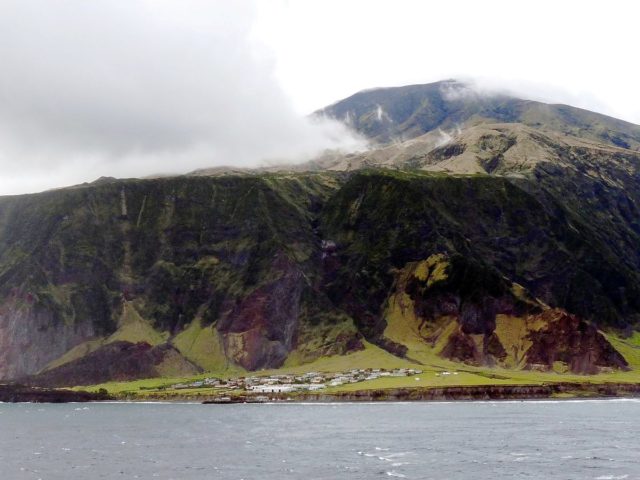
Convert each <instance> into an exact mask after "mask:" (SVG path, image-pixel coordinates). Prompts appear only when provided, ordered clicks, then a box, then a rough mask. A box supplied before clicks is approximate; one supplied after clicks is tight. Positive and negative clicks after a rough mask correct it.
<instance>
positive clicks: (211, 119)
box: [0, 0, 362, 194]
mask: <svg viewBox="0 0 640 480" xmlns="http://www.w3.org/2000/svg"><path fill="white" fill-rule="evenodd" d="M253 13H254V8H253V5H252V4H251V3H246V2H213V3H211V2H204V1H203V2H196V1H188V2H185V1H180V2H178V1H175V2H172V1H154V2H151V1H144V0H112V1H109V2H87V1H84V0H64V1H60V2H49V1H46V0H17V1H15V0H6V1H3V2H1V3H0V65H1V67H0V68H2V74H1V75H0V168H1V169H2V172H3V173H2V175H1V176H0V194H8V193H19V192H26V191H35V190H40V189H44V188H51V187H55V186H61V185H68V184H73V183H77V182H81V181H87V180H92V179H95V178H97V177H99V176H102V175H112V176H119V177H126V176H144V175H150V174H156V173H161V174H162V173H183V172H187V171H190V170H193V169H196V168H203V167H210V166H216V165H233V166H255V165H259V164H261V163H263V162H265V161H269V162H274V161H301V160H304V159H307V158H309V157H311V156H313V155H314V154H317V153H319V152H321V151H323V150H325V149H345V150H352V149H357V148H360V147H361V146H362V141H361V140H360V139H358V138H357V137H356V136H355V135H354V134H353V133H351V132H350V131H348V130H347V128H346V127H345V126H344V125H342V124H339V123H337V122H335V121H332V120H329V119H322V118H314V119H312V118H307V117H301V116H300V115H298V114H296V113H295V111H294V109H293V107H292V105H291V103H290V101H289V99H288V98H287V96H286V95H285V94H284V92H283V91H282V89H281V88H280V86H279V84H278V83H277V82H276V80H275V79H274V76H273V70H274V61H273V59H272V58H271V57H270V55H269V52H268V50H265V49H264V48H261V47H260V45H257V44H255V43H254V42H253V41H252V37H251V24H252V16H253Z"/></svg>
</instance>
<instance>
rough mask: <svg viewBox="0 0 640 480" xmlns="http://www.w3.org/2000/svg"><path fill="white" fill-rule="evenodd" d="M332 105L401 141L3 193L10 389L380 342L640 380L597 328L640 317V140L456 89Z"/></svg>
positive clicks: (0, 224) (408, 350) (2, 321)
mask: <svg viewBox="0 0 640 480" xmlns="http://www.w3.org/2000/svg"><path fill="white" fill-rule="evenodd" d="M324 114H327V115H331V116H334V117H336V118H339V119H342V120H344V121H347V123H349V124H350V125H351V126H353V127H354V128H356V129H358V130H359V131H360V132H361V133H363V134H365V135H367V136H369V137H370V138H371V139H373V140H374V141H378V142H382V141H386V140H389V139H391V138H393V139H399V138H401V139H404V140H405V141H404V142H396V143H393V144H385V145H382V146H380V147H379V148H376V149H373V150H370V151H368V152H364V153H360V154H351V155H338V154H336V155H329V156H328V157H326V158H323V159H319V160H318V161H316V162H314V163H313V164H307V165H303V166H297V167H295V170H296V171H295V172H293V171H292V170H294V169H289V170H288V171H281V172H278V173H273V172H272V173H269V172H266V171H262V172H257V171H254V172H233V173H229V172H226V173H225V172H223V171H215V172H210V173H211V175H210V176H207V174H206V172H199V173H198V175H194V176H184V177H175V178H165V179H149V180H113V179H111V180H110V179H103V180H101V181H99V182H96V183H94V184H85V185H80V186H78V187H74V188H68V189H62V190H57V191H50V192H44V193H41V194H37V195H25V196H16V197H0V378H19V377H22V376H25V375H35V374H39V376H38V377H37V378H40V379H41V381H43V382H45V383H48V384H62V383H64V382H65V381H68V382H69V383H85V384H86V383H94V382H97V381H106V380H109V379H117V378H121V379H131V378H137V377H144V376H156V375H168V376H171V375H182V374H188V373H195V372H199V371H216V370H217V371H220V370H223V369H227V368H237V369H246V370H257V369H261V368H272V367H279V366H281V365H283V364H284V362H288V363H292V362H293V363H296V362H297V363H301V362H308V361H312V360H314V359H316V358H318V357H321V356H327V355H342V354H345V353H349V352H352V351H355V350H359V349H362V348H363V347H364V340H367V341H369V342H372V343H374V344H376V345H378V346H380V347H382V348H384V349H386V350H388V351H389V352H391V353H393V354H395V355H398V356H403V357H407V358H411V359H413V360H416V361H418V362H428V361H429V359H432V358H434V356H436V357H438V358H446V359H449V360H452V361H456V362H465V363H469V364H474V365H489V366H491V365H497V366H503V367H507V368H530V369H557V370H561V371H564V370H567V371H572V372H576V373H593V372H596V371H599V370H601V369H608V368H626V362H625V360H624V358H622V357H621V356H620V355H619V354H618V353H617V352H616V351H615V349H613V347H612V346H611V345H610V344H609V343H608V342H607V340H606V338H605V337H603V336H602V335H601V334H600V333H599V330H603V329H604V330H606V329H616V330H618V331H620V330H622V329H633V328H635V327H637V326H638V324H640V287H639V285H640V249H638V245H640V220H639V219H640V180H639V179H640V175H639V171H638V170H639V168H640V154H639V153H638V151H637V149H638V148H640V127H637V126H634V125H631V124H626V123H625V122H619V121H617V120H615V119H610V118H608V117H604V116H601V115H597V114H593V113H591V112H584V111H582V110H578V109H572V108H570V107H564V106H544V105H543V104H537V103H535V102H526V101H523V100H518V99H513V98H509V97H504V96H490V97H483V96H479V95H478V94H476V93H473V92H469V91H467V90H465V89H464V88H462V87H461V86H460V85H458V84H450V83H446V82H445V83H442V84H434V85H431V86H412V87H407V88H403V89H390V90H385V89H381V90H376V91H372V92H363V93H361V94H357V95H356V96H354V97H352V98H350V99H347V100H345V101H344V102H339V103H338V104H336V105H334V106H332V107H329V108H328V109H325V111H324ZM496 122H499V123H496ZM380 166H382V167H386V168H385V169H379V168H376V167H380ZM305 168H307V169H312V170H319V171H316V173H310V172H304V171H301V170H304V169H305ZM387 168H388V169H387ZM135 363H137V364H138V366H136V367H135V368H134V367H133V366H132V365H133V364H135ZM65 379H66V380H65Z"/></svg>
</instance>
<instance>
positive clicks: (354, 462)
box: [0, 400, 640, 480]
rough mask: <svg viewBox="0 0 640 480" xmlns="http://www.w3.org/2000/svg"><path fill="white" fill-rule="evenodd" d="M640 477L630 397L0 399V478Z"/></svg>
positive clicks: (636, 406)
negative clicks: (205, 401)
mask: <svg viewBox="0 0 640 480" xmlns="http://www.w3.org/2000/svg"><path fill="white" fill-rule="evenodd" d="M389 477H391V478H394V477H395V478H407V479H489V478H490V479H513V478H531V479H563V480H568V479H598V480H614V479H629V480H631V479H636V478H637V479H640V402H639V401H635V400H608V401H606V400H603V401H583V402H574V401H561V402H486V403H483V402H478V403H380V404H328V405H327V404H322V405H318V404H316V405H299V404H298V405H291V404H287V405H283V404H277V405H196V404H193V405H188V404H88V405H81V404H67V405H29V404H19V405H9V404H0V479H2V480H13V479H42V480H58V479H60V480H69V479H99V478H107V479H134V478H139V479H179V480H188V479H235V480H239V479H245V480H250V479H261V480H271V479H304V480H312V479H376V478H380V479H383V478H389Z"/></svg>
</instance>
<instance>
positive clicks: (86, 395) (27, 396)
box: [0, 384, 113, 403]
mask: <svg viewBox="0 0 640 480" xmlns="http://www.w3.org/2000/svg"><path fill="white" fill-rule="evenodd" d="M100 400H113V397H111V396H110V395H109V394H107V393H106V392H98V393H91V392H83V391H73V390H58V389H47V388H37V387H29V386H25V385H17V384H5V385H2V384H0V402H6V403H17V402H31V403H68V402H95V401H100Z"/></svg>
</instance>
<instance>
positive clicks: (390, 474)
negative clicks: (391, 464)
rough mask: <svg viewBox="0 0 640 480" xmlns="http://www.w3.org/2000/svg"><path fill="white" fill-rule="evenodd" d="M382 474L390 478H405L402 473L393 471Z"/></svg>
mask: <svg viewBox="0 0 640 480" xmlns="http://www.w3.org/2000/svg"><path fill="white" fill-rule="evenodd" d="M384 473H386V474H387V475H388V476H390V477H398V478H407V476H406V475H404V474H402V473H398V472H395V471H393V470H390V471H388V472H384Z"/></svg>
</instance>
